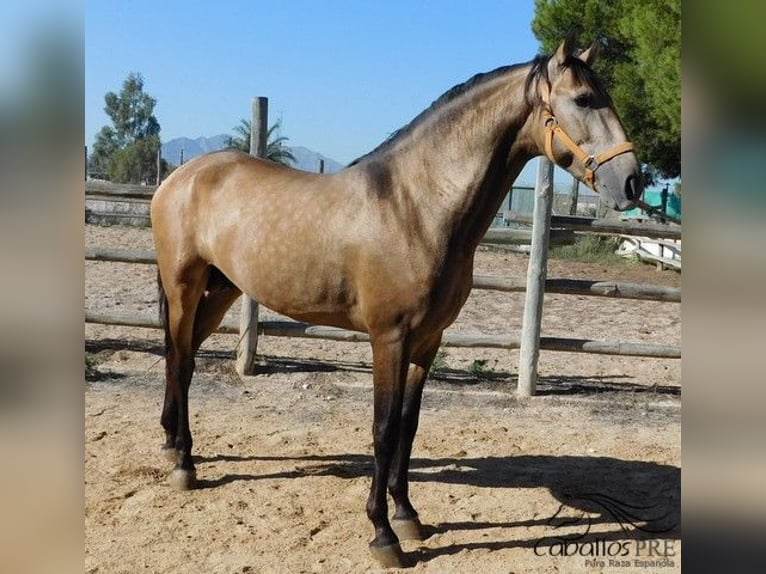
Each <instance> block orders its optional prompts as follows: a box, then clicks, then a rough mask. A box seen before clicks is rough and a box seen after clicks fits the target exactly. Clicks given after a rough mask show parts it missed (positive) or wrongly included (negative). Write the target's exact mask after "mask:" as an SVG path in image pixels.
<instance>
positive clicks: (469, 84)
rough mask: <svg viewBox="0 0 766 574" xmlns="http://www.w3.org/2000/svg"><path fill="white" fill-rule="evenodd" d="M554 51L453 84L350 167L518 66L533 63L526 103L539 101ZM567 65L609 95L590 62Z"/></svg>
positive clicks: (571, 59)
mask: <svg viewBox="0 0 766 574" xmlns="http://www.w3.org/2000/svg"><path fill="white" fill-rule="evenodd" d="M550 58H551V55H550V54H540V55H538V56H535V58H534V59H533V60H531V61H530V62H524V63H521V64H514V65H512V66H502V67H500V68H497V69H495V70H492V71H491V72H483V73H480V74H476V75H475V76H473V77H472V78H470V79H469V80H467V81H466V82H463V83H462V84H458V85H456V86H453V87H452V88H450V89H449V90H447V91H446V92H445V93H444V94H442V95H441V96H439V98H438V99H436V100H435V101H434V102H433V103H432V104H431V105H430V106H428V107H427V108H426V109H425V110H423V111H422V112H420V113H419V114H418V115H417V116H416V117H415V118H414V119H413V120H412V121H411V122H410V123H408V124H407V125H406V126H404V127H402V128H399V129H398V130H396V131H395V132H393V133H392V134H391V135H389V136H388V137H387V138H386V139H385V140H384V141H383V142H382V143H381V144H380V145H378V146H377V147H376V148H375V149H373V150H372V151H370V152H368V153H366V154H364V155H363V156H360V157H358V158H356V159H355V160H354V161H352V162H351V163H349V164H348V165H349V167H350V166H352V165H356V164H357V163H359V162H360V161H362V160H364V159H366V158H368V157H370V156H372V155H375V154H377V153H378V152H381V151H384V150H386V149H388V148H391V147H393V144H394V142H396V141H397V140H399V139H401V138H402V137H404V136H406V135H407V134H409V133H411V132H412V131H413V130H414V129H415V128H416V127H417V126H419V125H420V124H421V123H423V122H424V121H425V120H426V118H428V117H430V116H431V115H432V114H434V113H436V112H437V111H438V110H440V109H441V108H443V107H444V106H446V105H447V104H449V103H450V102H452V101H454V100H455V99H457V98H459V97H460V96H462V95H463V94H465V93H467V92H469V91H471V90H473V89H474V88H477V87H479V86H481V85H482V84H484V83H486V82H490V81H492V80H493V79H495V78H497V77H498V76H501V75H503V74H507V73H508V72H511V71H512V70H516V69H518V68H522V67H524V66H529V65H530V64H531V68H530V71H529V73H528V74H527V78H526V80H525V83H524V99H525V102H526V103H527V105H529V106H530V107H531V106H534V105H536V104H538V103H539V100H540V96H539V94H538V93H537V90H535V89H533V88H534V86H536V85H537V81H538V80H543V79H544V80H546V81H547V80H548V61H549V60H550ZM565 66H566V67H568V68H569V69H570V70H572V72H573V74H574V76H575V79H576V81H577V82H578V83H580V84H583V85H587V86H590V87H591V88H593V90H595V91H596V92H597V93H598V94H600V95H606V92H605V91H604V88H603V86H602V85H601V83H600V82H599V81H598V78H596V75H595V73H594V72H593V70H592V69H591V67H590V66H588V64H586V63H585V62H583V61H582V60H580V59H579V58H577V57H575V56H570V57H569V58H567V60H566V62H565Z"/></svg>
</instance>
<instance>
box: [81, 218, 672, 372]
mask: <svg viewBox="0 0 766 574" xmlns="http://www.w3.org/2000/svg"><path fill="white" fill-rule="evenodd" d="M506 231H507V230H491V233H488V234H487V236H486V237H485V241H484V242H483V243H484V244H491V245H498V244H508V243H519V242H520V241H521V239H520V238H519V237H518V236H517V235H515V234H513V233H511V234H510V235H509V234H508V233H505V232H506ZM570 233H571V230H570ZM85 259H86V260H89V261H112V262H123V263H132V264H155V262H156V259H155V254H154V252H153V251H151V250H129V249H103V248H88V249H86V251H85ZM473 288H474V289H489V290H496V291H503V292H507V293H519V292H524V291H526V289H527V285H526V280H525V279H523V278H518V277H496V276H486V275H476V276H474V281H473ZM545 292H546V293H561V294H571V295H584V296H593V297H612V298H618V299H633V300H645V301H646V300H648V301H660V302H676V303H678V302H680V301H681V290H680V289H678V288H674V287H660V286H655V285H646V284H636V283H625V282H614V281H589V280H575V279H546V280H545ZM85 322H86V323H99V324H106V325H121V326H129V327H143V328H154V329H159V328H161V325H160V322H159V318H158V317H155V316H139V315H133V314H128V313H114V312H112V313H98V312H93V311H90V310H87V309H86V310H85ZM218 332H220V333H230V334H239V333H240V325H239V322H224V323H223V324H222V325H221V326H220V327H219V329H218ZM257 333H258V334H259V335H266V336H276V337H304V338H315V339H329V340H333V341H347V342H360V341H368V340H369V338H368V336H367V334H365V333H358V332H354V331H346V330H344V329H337V328H334V327H322V326H316V325H309V324H305V323H299V322H295V321H259V322H258V328H257ZM442 344H443V346H445V347H469V348H478V347H483V348H498V349H507V350H512V349H519V348H520V347H521V336H519V335H515V334H504V335H485V334H478V333H477V334H465V333H461V334H458V333H450V332H449V331H448V332H446V333H445V335H444V338H443V342H442ZM539 348H540V349H542V350H546V351H568V352H580V353H597V354H606V355H623V356H634V357H654V358H665V359H677V358H680V357H681V350H680V348H678V347H675V346H668V345H654V344H648V343H630V342H608V341H595V340H590V339H571V338H561V337H545V336H542V337H540V340H539Z"/></svg>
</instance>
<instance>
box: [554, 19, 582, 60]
mask: <svg viewBox="0 0 766 574" xmlns="http://www.w3.org/2000/svg"><path fill="white" fill-rule="evenodd" d="M578 33H579V29H578V28H577V27H574V28H571V29H570V30H569V32H567V35H566V38H564V40H563V41H562V42H561V44H559V47H558V49H557V50H556V53H555V54H553V58H551V60H552V61H553V63H555V64H557V65H558V66H563V65H564V62H566V61H567V58H569V57H570V56H571V55H572V54H574V50H575V47H576V46H577V35H578Z"/></svg>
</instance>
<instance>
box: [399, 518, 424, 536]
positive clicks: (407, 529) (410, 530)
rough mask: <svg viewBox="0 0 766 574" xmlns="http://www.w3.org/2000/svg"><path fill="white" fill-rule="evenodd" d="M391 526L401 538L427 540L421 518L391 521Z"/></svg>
mask: <svg viewBox="0 0 766 574" xmlns="http://www.w3.org/2000/svg"><path fill="white" fill-rule="evenodd" d="M391 528H393V530H394V533H395V534H396V536H397V537H398V538H399V540H425V539H426V533H425V529H424V528H423V525H422V524H421V523H420V520H418V519H417V518H412V519H403V520H397V519H396V518H394V519H393V520H392V521H391Z"/></svg>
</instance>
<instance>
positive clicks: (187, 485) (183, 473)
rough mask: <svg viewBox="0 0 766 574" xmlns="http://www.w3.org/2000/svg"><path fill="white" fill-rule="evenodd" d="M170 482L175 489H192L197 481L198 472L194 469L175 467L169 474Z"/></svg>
mask: <svg viewBox="0 0 766 574" xmlns="http://www.w3.org/2000/svg"><path fill="white" fill-rule="evenodd" d="M168 482H169V483H170V486H172V487H173V488H174V489H175V490H191V489H192V488H194V487H195V485H196V483H197V473H196V472H194V471H193V470H184V469H182V468H174V469H173V472H171V473H170V476H168Z"/></svg>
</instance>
